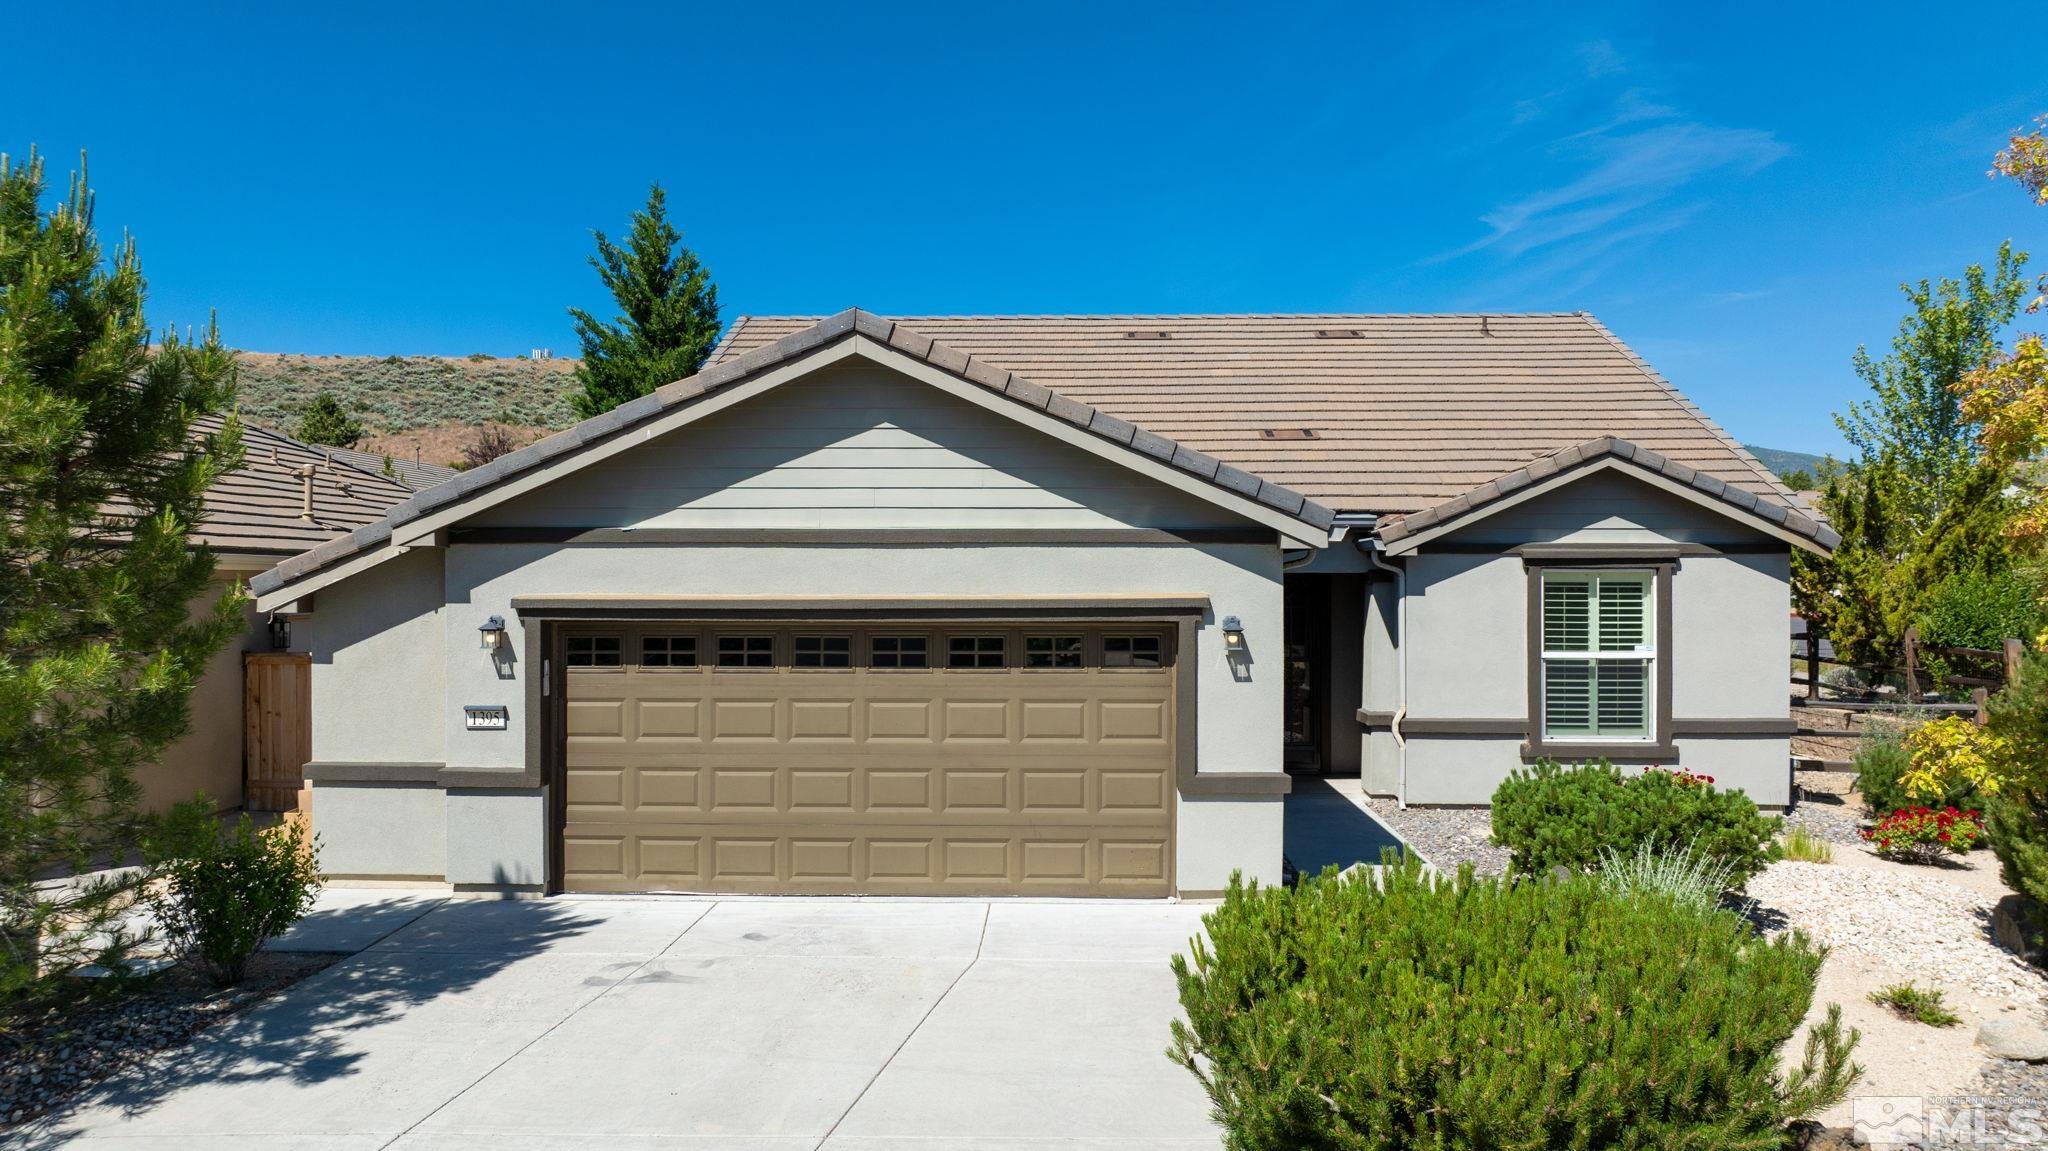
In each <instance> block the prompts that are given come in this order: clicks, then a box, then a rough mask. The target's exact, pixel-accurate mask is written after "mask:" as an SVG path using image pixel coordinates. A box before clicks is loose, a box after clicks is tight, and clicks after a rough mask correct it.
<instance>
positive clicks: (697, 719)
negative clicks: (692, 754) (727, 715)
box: [633, 699, 704, 740]
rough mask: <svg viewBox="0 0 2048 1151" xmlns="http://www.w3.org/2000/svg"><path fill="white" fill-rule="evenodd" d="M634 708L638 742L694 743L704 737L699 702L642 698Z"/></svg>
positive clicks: (700, 704)
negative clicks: (684, 740)
mask: <svg viewBox="0 0 2048 1151" xmlns="http://www.w3.org/2000/svg"><path fill="white" fill-rule="evenodd" d="M634 706H635V710H634V717H633V718H634V731H635V733H636V736H635V738H637V739H661V740H668V739H690V740H695V739H698V738H700V737H701V736H702V735H703V731H704V716H703V711H704V706H703V701H702V700H697V699H643V700H638V701H635V705H634Z"/></svg>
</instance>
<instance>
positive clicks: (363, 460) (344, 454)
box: [314, 446, 461, 492]
mask: <svg viewBox="0 0 2048 1151" xmlns="http://www.w3.org/2000/svg"><path fill="white" fill-rule="evenodd" d="M314 450H315V451H318V452H320V453H322V454H324V455H325V456H327V457H328V458H329V459H331V460H333V461H334V462H336V463H341V464H347V465H348V466H350V467H352V468H355V469H356V470H358V471H368V472H375V473H377V474H378V475H380V476H384V477H385V478H387V479H394V480H397V481H398V482H399V483H401V484H403V485H405V486H406V487H409V488H411V489H412V490H414V491H416V492H417V491H424V490H426V489H427V488H430V487H433V486H434V485H435V484H438V483H443V482H445V481H447V480H452V479H454V478H455V477H456V476H457V475H459V474H461V473H460V472H458V471H457V470H456V469H454V468H451V467H444V466H443V465H441V464H430V463H426V462H425V461H423V460H419V459H410V460H408V459H405V458H403V457H400V456H388V455H383V454H381V453H378V452H365V451H358V450H357V449H355V448H334V447H325V446H323V447H319V448H315V449H314Z"/></svg>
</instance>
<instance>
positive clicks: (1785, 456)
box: [1742, 444, 1828, 476]
mask: <svg viewBox="0 0 2048 1151" xmlns="http://www.w3.org/2000/svg"><path fill="white" fill-rule="evenodd" d="M1742 446H1743V448H1744V449H1745V450H1747V451H1748V452H1749V454H1750V455H1753V456H1755V457H1756V458H1757V459H1759V460H1761V461H1763V465H1764V466H1765V467H1767V468H1769V469H1771V470H1772V471H1773V472H1776V473H1777V474H1778V475H1781V476H1782V475H1784V474H1785V473H1786V472H1796V471H1807V472H1812V473H1814V474H1815V475H1818V474H1820V466H1821V464H1822V463H1824V462H1825V461H1826V460H1827V458H1828V457H1826V456H1817V455H1814V454H1813V453H1812V452H1794V451H1787V450H1786V449H1784V448H1760V447H1757V446H1756V445H1755V444H1744V445H1742Z"/></svg>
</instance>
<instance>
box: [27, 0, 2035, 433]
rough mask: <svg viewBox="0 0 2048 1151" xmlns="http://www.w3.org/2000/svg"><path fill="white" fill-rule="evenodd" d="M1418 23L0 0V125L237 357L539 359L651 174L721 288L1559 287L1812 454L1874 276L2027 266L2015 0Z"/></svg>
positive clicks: (980, 293)
mask: <svg viewBox="0 0 2048 1151" xmlns="http://www.w3.org/2000/svg"><path fill="white" fill-rule="evenodd" d="M1447 7H1448V6H1441V7H1439V8H1429V7H1421V6H1417V7H1394V6H1386V5H1362V4H1356V5H1354V4H1307V5H1291V6H1284V7H1283V6H1277V5H1259V6H1251V5H1247V6H1244V7H1241V8H1237V7H1223V6H1211V5H1202V4H1174V5H1164V4H1161V5H1139V4H1130V5H1103V4H1093V5H1078V6H1071V7H1070V6H1065V5H1057V4H1049V3H1040V4H1032V5H1028V6H1018V7H1015V8H1005V7H1002V6H996V5H960V4H946V5H929V6H925V5H916V4H908V3H899V4H895V5H887V6H881V5H844V4H837V5H831V6H820V7H817V8H815V9H808V8H806V7H805V6H804V5H800V4H778V5H745V4H739V5H723V6H718V7H715V8H699V7H696V6H688V7H686V6H683V5H669V4H663V5H656V4H649V5H646V6H644V7H633V6H613V5H606V4H601V3H585V4H580V5H573V6H571V5H546V6H543V5H519V4H503V5H474V6H462V5H437V6H428V5H418V6H415V5H393V6H388V7H383V8H378V7H374V6H370V5H346V6H344V5H327V6H309V5H290V6H285V5H274V6H262V7H255V6H252V7H247V8H229V7H196V6H189V5H188V6H181V7H179V8H176V9H168V8H159V7H151V8H147V9H145V8H140V7H138V8H135V9H132V10H125V11H124V10H123V9H122V8H121V6H119V5H115V4H107V5H95V6H94V7H93V9H92V12H93V15H92V17H91V18H90V20H89V21H88V22H87V23H89V25H90V26H89V27H88V26H85V24H82V23H81V17H80V14H79V12H78V11H77V10H67V8H68V6H66V5H59V4H39V5H33V6H28V7H24V8H23V9H22V10H20V11H17V12H14V13H12V14H10V16H9V18H8V22H9V31H10V38H11V39H13V40H14V42H15V43H17V44H24V45H51V44H57V43H62V42H73V43H79V44H81V46H82V47H84V48H87V49H89V54H86V55H81V54H80V53H78V52H52V51H40V50H38V51H17V52H13V53H10V55H9V59H8V66H7V68H6V69H5V73H4V76H0V150H5V151H7V152H10V153H14V154H17V155H19V154H20V153H22V152H23V151H25V150H26V149H27V147H28V145H30V144H31V143H33V144H37V145H40V146H41V147H42V149H43V150H44V151H45V152H46V153H48V154H49V155H50V157H51V159H52V162H53V165H54V166H57V167H68V166H69V165H70V163H71V161H72V159H73V157H75V155H76V154H77V152H78V150H79V149H81V148H88V149H90V151H91V157H92V170H93V179H94V183H95V184H96V186H97V187H98V188H99V190H100V224H101V226H102V228H103V230H109V231H115V230H119V229H122V228H126V229H128V230H129V231H131V232H132V233H133V234H134V235H135V236H136V237H137V239H138V242H139V244H140V246H141V251H142V256H143V266H144V269H145V271H146V272H147V274H148V275H149V277H150V280H151V285H152V290H153V296H152V309H151V316H152V319H153V320H154V321H155V322H157V323H158V324H160V325H161V324H165V323H179V324H183V323H188V322H194V321H201V320H203V319H204V318H205V315H206V313H207V311H208V309H211V308H218V309H219V312H220V317H221V323H222V326H223V329H224V331H225V334H226V336H227V338H228V340H229V341H230V342H231V343H233V344H235V345H237V346H239V347H245V348H250V349H255V350H261V351H298V352H309V353H313V352H345V353H377V354H389V353H401V354H411V353H443V354H465V353H469V352H474V351H488V352H494V353H499V354H513V353H518V352H524V351H525V350H527V349H528V348H530V347H534V346H551V347H553V348H555V349H556V350H557V351H562V352H570V351H573V349H574V346H575V341H574V338H573V336H572V334H571V330H570V327H569V323H568V320H567V318H566V316H565V315H564V309H565V308H567V307H569V306H570V305H581V306H587V307H592V308H601V307H603V306H604V304H605V303H606V302H607V301H606V300H605V299H604V297H603V295H602V290H601V288H600V287H599V286H598V284H597V281H596V277H595V275H594V273H592V272H591V271H590V269H589V268H588V267H587V266H586V265H585V263H584V259H585V257H586V256H587V255H588V253H589V248H590V238H589V230H590V229H591V228H593V227H601V228H605V229H607V230H609V231H613V232H615V233H616V232H618V231H622V230H623V229H624V226H625V221H626V217H627V215H628V213H629V212H630V211H631V209H633V208H634V207H636V206H637V205H638V204H639V203H640V201H641V199H642V198H643V196H644V194H645V191H646V186H647V184H648V182H649V181H651V180H655V179H659V180H661V181H662V182H663V183H665V184H666V185H667V186H668V187H669V189H670V192H671V206H672V210H673V212H674V213H675V215H676V216H677V217H678V218H679V221H680V223H681V224H682V225H683V226H684V228H685V229H686V231H687V233H688V242H689V243H690V244H691V245H692V246H693V247H694V248H696V249H697V251H698V252H699V253H700V254H701V255H702V256H703V257H704V258H705V260H706V261H707V263H708V264H709V265H710V266H711V268H712V270H713V272H714V274H715V275H716V277H717V280H718V283H719V287H720V298H721V300H722V302H723V304H724V306H725V309H726V314H727V315H728V316H732V315H737V314H740V313H742V312H757V313H787V312H825V311H833V310H837V309H839V308H842V307H846V306H849V305H855V304H857V305H860V306H862V307H866V308H870V309H873V310H876V311H883V312H1096V311H1153V312H1166V311H1191V312H1214V311H1233V312H1247V311H1345V310H1358V311H1457V310H1476V309H1497V310H1507V311H1551V310H1575V309H1585V310H1588V311H1592V312H1594V313H1596V314H1597V315H1599V316H1600V317H1601V318H1602V319H1603V320H1605V321H1606V322H1607V323H1608V324H1609V325H1610V326H1611V327H1612V328H1614V329H1615V330H1616V331H1617V332H1618V333H1619V334H1620V335H1621V336H1622V337H1623V338H1624V339H1626V340H1628V341H1629V342H1630V343H1632V344H1633V345H1634V346H1635V347H1636V348H1637V349H1638V350H1639V351H1641V352H1642V353H1643V354H1644V355H1645V356H1647V357H1648V358H1649V359H1650V360H1651V362H1652V363H1654V364H1656V365H1657V366H1658V367H1659V368H1660V369H1662V370H1663V371H1664V373H1665V374H1666V375H1668V376H1670V377H1671V378H1672V379H1673V380H1675V381H1676V382H1677V383H1678V384H1679V386H1680V387H1682V388H1684V389H1685V390H1686V391H1687V392H1689V393H1690V394H1691V395H1692V396H1693V397H1694V398H1695V399H1696V400H1698V401H1699V402H1700V404H1701V405H1702V406H1703V407H1705V408H1706V410H1707V411H1708V412H1709V413H1710V414H1711V415H1713V416H1715V417H1716V418H1717V419H1719V420H1720V421H1721V422H1722V423H1723V424H1725V425H1726V426H1727V427H1729V428H1730V429H1731V430H1732V431H1734V432H1735V433H1736V434H1737V435H1738V436H1739V437H1741V438H1743V439H1745V440H1747V441H1750V442H1755V443H1763V444H1767V445H1770V446H1775V447H1788V448H1802V449H1809V450H1829V449H1835V448H1839V446H1840V439H1839V436H1838V435H1837V433H1836V432H1835V430H1834V427H1833V424H1832V421H1831V420H1830V418H1829V413H1830V412H1832V411H1834V410H1836V409H1838V408H1840V407H1842V406H1843V404H1844V403H1845V402H1846V401H1848V400H1849V399H1852V398H1856V397H1857V396H1858V395H1859V394H1860V393H1859V385H1858V384H1857V382H1856V381H1855V378H1854V377H1853V376H1852V375H1851V373H1850V370H1849V357H1850V354H1851V353H1852V352H1853V350H1854V349H1855V347H1856V345H1857V344H1858V343H1859V342H1865V343H1869V344H1871V345H1873V346H1881V345H1883V344H1884V343H1885V342H1886V341H1888V340H1889V338H1890V336H1891V333H1892V331H1893V330H1894V328H1895V325H1896V322H1897V318H1898V315H1899V313H1900V311H1901V308H1902V304H1901V302H1900V298H1899V295H1898V291H1897V285H1898V283H1899V282H1900V281H1901V280H1904V279H1908V278H1911V279H1918V278H1920V277H1923V276H1939V275H1944V274H1949V275H1953V274H1956V273H1958V272H1960V271H1961V270H1962V268H1963V267H1964V266H1965V265H1967V264H1968V263H1970V262H1972V261H1982V260H1985V259H1988V258H1989V257H1990V256H1991V254H1992V252H1993V251H1994V250H1995V249H1996V247H1997V244H1998V242H1999V241H2000V240H2002V239H2004V238H2007V237H2011V238H2013V239H2014V240H2015V241H2016V242H2017V243H2018V244H2019V245H2020V246H2021V247H2023V248H2035V249H2039V250H2041V252H2042V256H2043V260H2044V262H2048V210H2044V209H2040V208H2034V207H2031V206H2030V205H2029V204H2028V203H2027V202H2026V199H2025V197H2024V196H2023V195H2022V194H2021V193H2020V192H2019V190H2018V189H2017V188H2015V187H2013V186H2011V185H2009V184H2005V183H2002V182H1993V181H1991V180H1989V179H1987V178H1986V176H1985V169H1986V168H1987V167H1988V162H1989V159H1990V156H1991V154H1992V152H1993V151H1995V150H1996V148H1997V146H1998V145H1999V143H2000V141H2001V140H2002V139H2003V137H2004V134H2005V133H2006V132H2007V131H2009V130H2010V129H2012V128H2014V127H2017V126H2019V125H2020V124H2022V123H2023V122H2025V121H2026V120H2027V119H2028V118H2030V117H2031V116H2032V115H2034V114H2036V113H2039V112H2042V111H2048V74H2044V73H2042V72H2041V71H2039V70H2037V69H2036V70H2028V69H2024V68H2016V67H2008V68H2005V69H2004V70H2002V71H2001V70H2000V69H1999V68H1997V67H1996V66H1995V64H1996V61H1997V60H1999V59H2000V57H2001V53H2003V52H2005V51H2006V46H2005V44H2004V42H2003V41H2004V38H2005V37H2007V36H2009V35H2012V34H2013V33H2014V32H2015V30H2017V29H2021V28H2026V27H2030V26H2032V24H2033V23H2034V22H2035V18H2036V17H2038V12H2037V11H2034V10H2033V6H2032V5H2019V4H2014V5H2011V6H2009V7H2008V8H2006V9H2005V10H2004V11H1998V10H1996V9H1995V7H1994V6H1990V5H1985V6H1975V5H1973V6H1968V7H1967V8H1962V9H1956V10H1954V11H1952V12H1951V13H1950V15H1949V16H1947V17H1944V18H1930V17H1929V16H1928V15H1927V14H1926V10H1925V9H1924V8H1920V7H1918V6H1915V7H1910V8H1909V7H1907V6H1905V5H1887V4H1873V5H1862V6H1859V7H1858V8H1857V9H1856V10H1855V11H1856V15H1855V17H1854V18H1853V19H1842V18H1840V17H1838V16H1836V15H1834V12H1836V11H1840V10H1839V9H1835V8H1834V6H1818V5H1794V4H1783V3H1780V4H1775V5H1771V6H1767V7H1766V6H1758V7H1753V8H1746V9H1735V8H1731V9H1718V10H1716V18H1715V21H1714V23H1713V24H1712V25H1711V26H1704V24H1703V21H1701V20H1699V19H1697V15H1698V13H1699V12H1700V11H1701V10H1700V9H1698V8H1697V7H1684V6H1675V5H1672V6H1666V5H1646V6H1643V7H1640V8H1630V7H1591V6H1577V5H1575V6H1571V7H1569V8H1563V7H1561V8H1559V9H1557V10H1555V11H1548V12H1546V11H1539V10H1536V9H1534V8H1532V7H1530V6H1526V5H1505V6H1500V7H1495V8H1483V7H1464V8H1459V9H1457V10H1456V11H1450V10H1447ZM429 8H430V9H431V10H424V9H429ZM81 38H83V39H81ZM2008 58H2009V57H2008Z"/></svg>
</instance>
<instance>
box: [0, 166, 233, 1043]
mask: <svg viewBox="0 0 2048 1151" xmlns="http://www.w3.org/2000/svg"><path fill="white" fill-rule="evenodd" d="M44 190H45V188H44V180H43V163H42V160H41V159H40V158H39V157H38V156H36V154H35V153H33V152H31V153H30V154H29V158H28V160H27V162H26V163H15V162H13V161H11V160H9V159H8V158H6V157H4V156H0V1004H5V1003H7V1002H8V1001H10V1000H12V999H14V998H16V997H18V996H19V995H21V994H22V993H24V992H25V991H27V990H29V989H30V988H32V987H33V986H34V985H35V984H36V983H37V982H38V980H39V978H41V977H44V976H48V975H50V974H53V973H56V972H61V971H65V970H68V969H69V968H70V967H71V966H72V965H74V964H76V963H77V962H80V961H83V960H86V959H92V958H100V959H103V960H104V959H109V958H111V957H112V956H111V955H110V954H109V950H110V949H109V946H108V945H106V944H105V943H104V941H103V940H102V941H98V942H96V941H95V940H96V938H97V937H99V935H100V933H102V932H104V931H105V930H106V929H108V928H109V927H110V926H111V925H112V924H113V923H114V922H115V921H116V920H117V918H118V917H119V915H120V913H121V912H122V911H123V909H124V908H125V907H126V906H128V905H129V903H130V902H131V901H132V900H133V898H134V897H135V894H136V892H137V890H138V887H139V884H140V883H141V882H142V880H143V879H144V878H146V877H147V872H146V870H145V871H139V872H126V873H110V874H113V875H115V876H116V877H114V878H103V879H97V880H94V881H91V882H85V883H80V884H71V885H63V886H61V887H58V888H55V889H52V888H49V887H45V888H43V889H41V890H39V889H38V887H37V883H36V881H37V880H38V879H41V878H46V877H48V875H50V874H51V873H52V872H53V871H54V872H57V873H60V874H61V873H62V872H64V871H66V870H67V869H68V870H71V871H74V872H83V871H85V870H86V869H89V868H91V867H94V866H97V865H104V864H106V863H108V862H122V861H126V860H129V859H131V858H133V855H134V852H135V850H136V849H137V847H138V845H140V844H141V843H142V842H143V840H144V838H145V835H146V833H147V832H148V831H149V830H150V827H151V824H152V821H151V820H150V819H148V818H147V817H145V816H144V815H143V814H141V812H140V810H139V803H140V789H139V788H138V786H137V784H136V782H135V778H134V773H135V770H136V768H137V767H138V766H139V765H142V764H145V763H147V762H149V761H151V760H152V759H154V758H155V757H156V755H157V754H158V753H160V752H161V751H163V749H164V748H165V747H166V746H168V745H169V744H170V743H171V742H172V741H173V740H175V739H177V738H178V737H179V736H180V735H182V734H184V732H185V730H186V728H187V726H188V723H189V709H188V706H187V701H188V697H189V695H190V693H191V691H192V689H193V687H194V686H195V685H196V684H197V683H198V681H199V678H200V676H201V674H202V673H203V671H204V669H205V666H206V663H207V661H208V659H209V658H210V657H211V656H212V655H213V654H214V653H215V652H217V651H218V650H220V648H221V647H222V646H223V645H225V644H226V643H227V641H228V639H229V638H230V637H231V636H232V635H234V634H235V633H236V632H237V631H239V630H240V628H241V626H242V625H241V612H242V609H243V606H244V605H245V603H246V602H247V601H246V599H245V598H244V596H243V595H242V594H241V592H240V591H239V590H237V591H235V592H232V593H230V594H227V595H224V596H221V597H219V598H218V599H217V601H216V602H213V603H212V604H210V605H207V608H206V610H202V611H194V610H193V605H194V604H195V603H199V602H201V597H203V596H204V595H205V594H206V592H207V589H208V587H209V585H210V581H211V579H212V576H213V570H214V561H213V556H212V555H211V554H209V552H208V551H207V549H206V548H204V547H201V546H193V545H192V544H191V542H190V540H189V538H188V533H189V531H190V530H191V528H192V525H193V524H194V523H195V522H197V521H198V519H199V517H200V515H201V513H202V510H203V507H204V502H203V501H204V498H205V494H206V490H207V488H208V487H209V486H211V485H212V483H213V482H214V481H215V480H216V479H217V478H218V477H219V476H220V475H221V474H222V473H223V472H225V471H226V470H227V469H229V468H230V467H233V466H234V465H235V463H236V462H237V461H238V460H239V458H240V452H241V438H240V427H239V425H238V423H237V422H236V419H235V417H234V416H233V414H232V407H233V402H234V381H235V365H234V360H233V357H232V356H231V355H230V354H229V352H228V351H227V349H225V348H223V347H222V346H221V344H220V341H219V339H218V335H217V333H216V332H215V331H214V330H212V329H211V328H209V330H208V331H207V332H206V334H205V336H204V337H203V338H202V339H201V340H199V341H198V342H196V343H194V342H190V341H187V340H180V339H178V338H177V337H176V336H175V335H170V334H167V335H165V336H164V337H163V338H162V339H161V341H160V342H159V344H158V346H157V347H156V348H155V349H154V351H152V349H151V347H150V341H149V329H148V327H147V325H146V323H145V321H144V318H143V299H144V285H143V278H142V271H141V266H140V265H139V264H138V263H137V260H136V255H135V247H134V244H133V242H132V241H126V240H124V241H123V242H122V244H121V245H120V247H119V248H117V249H116V250H115V252H114V253H113V256H112V259H111V260H108V259H105V258H104V254H103V252H102V250H101V247H100V244H99V241H98V239H97V237H96V236H95V234H94V231H93V195H92V192H91V191H90V189H89V187H88V185H87V182H86V178H85V174H84V172H83V170H82V167H81V171H80V172H79V173H78V174H76V175H74V176H73V178H72V181H71V188H70V193H69V195H68V196H66V197H65V198H64V199H63V200H62V201H61V202H59V203H57V204H56V205H55V206H54V207H52V208H48V209H46V208H45V206H44ZM217 415H218V416H224V417H225V418H224V419H223V420H222V422H221V424H220V426H219V430H218V431H215V432H212V433H209V434H204V435H202V434H199V432H198V430H197V428H196V427H195V421H196V420H198V419H199V418H200V417H203V416H217ZM115 934H116V935H117V936H118V934H119V933H118V932H116V933H115ZM118 947H119V944H118V942H117V943H116V944H115V945H113V949H114V950H118Z"/></svg>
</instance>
